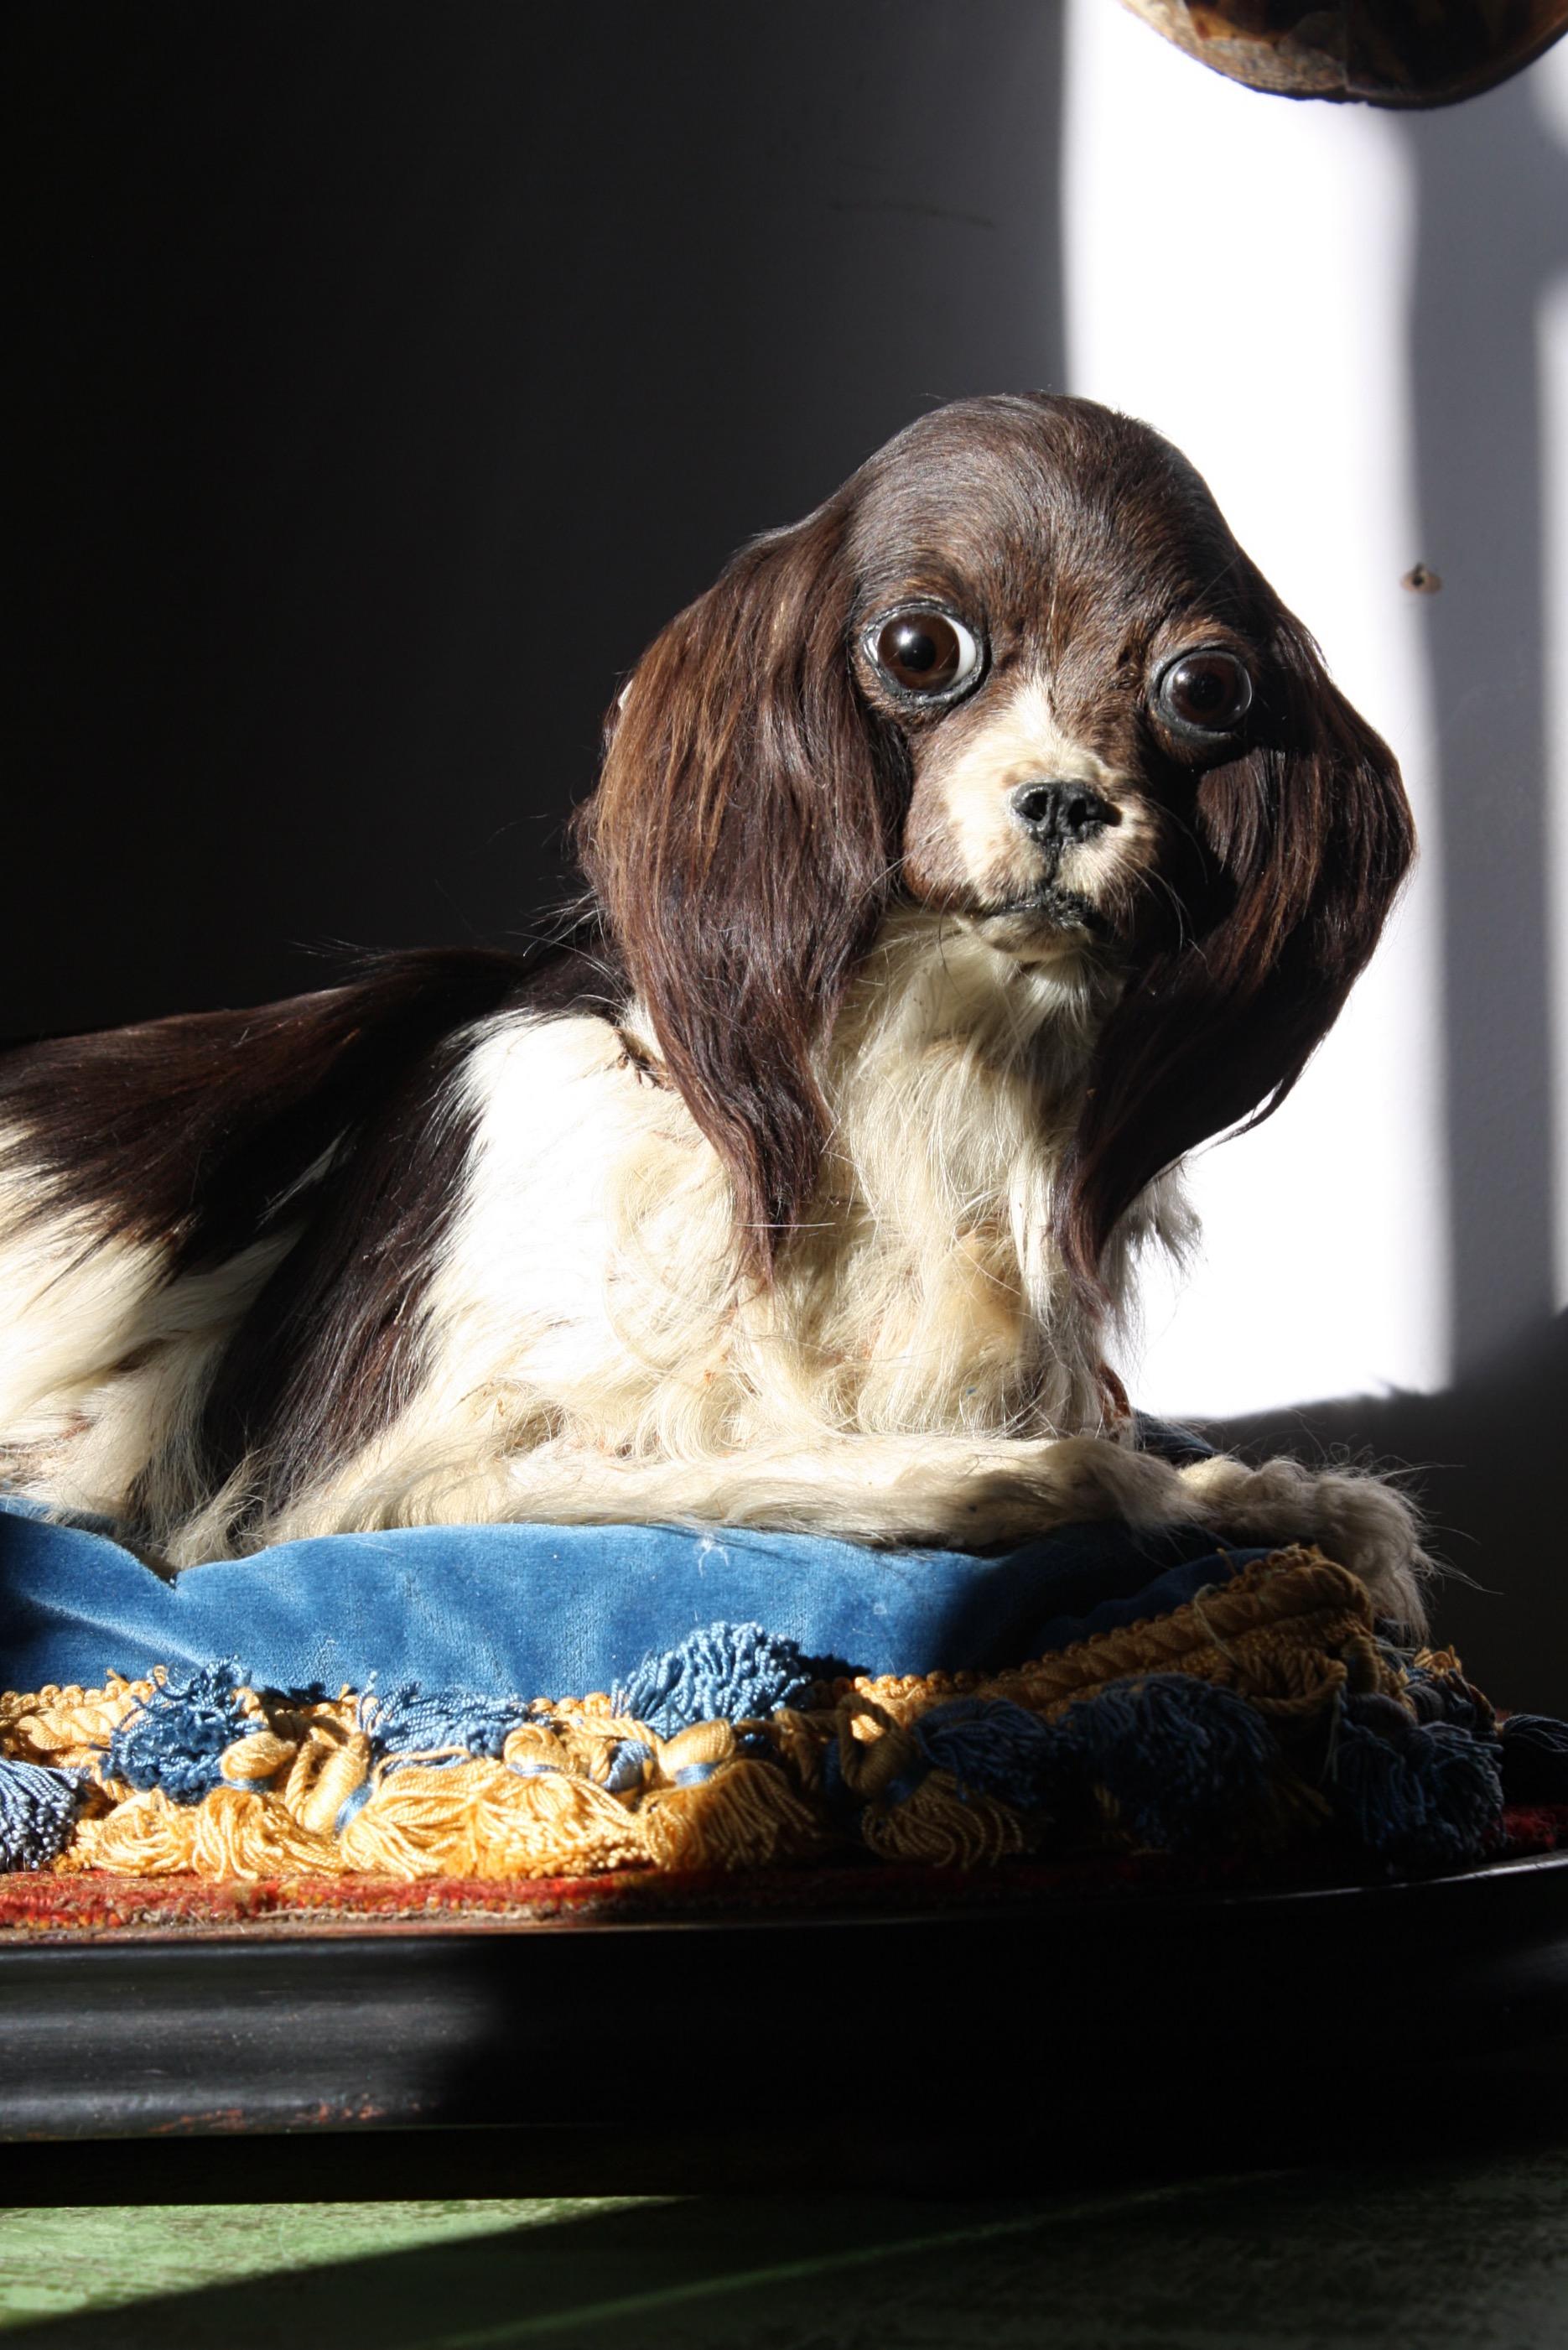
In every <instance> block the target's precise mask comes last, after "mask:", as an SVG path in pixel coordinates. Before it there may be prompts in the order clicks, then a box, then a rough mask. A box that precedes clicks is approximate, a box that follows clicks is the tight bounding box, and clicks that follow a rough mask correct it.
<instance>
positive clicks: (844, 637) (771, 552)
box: [576, 494, 906, 1278]
mask: <svg viewBox="0 0 1568 2350" xmlns="http://www.w3.org/2000/svg"><path fill="white" fill-rule="evenodd" d="M847 512H848V501H847V500H846V499H845V498H844V497H843V496H842V494H841V495H840V496H839V497H838V498H836V499H834V500H831V501H830V502H829V504H827V505H826V506H823V507H821V508H819V509H818V511H817V512H816V513H815V515H810V516H808V517H807V519H806V520H805V522H803V523H801V524H798V525H796V526H795V527H794V529H791V530H784V531H778V532H774V533H773V534H772V535H770V536H768V537H766V538H763V539H758V540H756V541H754V542H753V545H751V546H748V547H745V548H744V549H742V552H741V554H740V555H738V556H736V557H735V559H734V561H733V562H732V564H731V565H730V567H729V568H728V569H727V570H726V571H725V572H724V573H723V575H722V577H721V578H720V579H719V581H718V583H717V585H716V586H714V587H711V588H710V589H709V591H708V593H707V594H706V595H705V596H702V597H700V598H699V599H698V600H697V602H696V603H695V604H693V605H691V607H690V608H688V609H687V610H686V611H684V612H682V613H681V614H680V618H679V619H676V620H674V621H672V622H671V623H670V627H669V628H667V629H665V630H664V632H663V634H662V635H661V636H660V637H659V638H658V639H656V640H655V641H654V643H653V644H652V645H651V646H650V647H649V650H648V651H647V652H646V653H645V654H644V655H643V658H642V660H640V661H639V664H638V666H637V668H636V670H635V671H633V673H632V677H631V679H630V681H629V683H628V686H627V687H626V688H625V689H624V690H623V691H622V693H621V695H620V697H619V700H618V704H617V706H616V707H615V708H614V709H613V710H612V712H611V713H610V717H609V721H608V723H607V728H606V754H605V762H604V766H603V770H602V772H601V775H600V780H599V786H598V789H597V792H596V793H595V795H594V796H593V798H592V799H591V800H589V801H588V802H587V806H585V807H583V808H582V809H581V810H580V812H579V814H578V816H577V819H576V844H577V848H578V853H579V855H580V857H581V858H582V862H583V866H584V868H585V870H586V872H587V877H588V879H589V880H590V881H591V883H592V884H593V887H594V889H595V890H596V891H597V895H598V898H599V900H600V903H601V905H602V906H603V908H604V910H605V912H606V915H607V920H608V922H609V926H610V929H611V931H613V933H614V935H615V937H616V939H617V940H618V943H619V945H620V948H621V951H622V952H623V953H624V954H625V956H626V960H627V964H628V970H629V972H630V976H631V980H632V983H633V986H634V988H635V990H636V993H637V997H638V999H639V1003H641V1005H642V1006H643V1008H644V1010H645V1011H646V1014H647V1016H648V1019H649V1024H650V1025H651V1027H652V1030H653V1034H654V1036H655V1038H656V1039H657V1041H658V1045H659V1052H660V1054H661V1055H662V1056H663V1059H664V1062H665V1065H666V1066H667V1067H668V1069H669V1072H670V1077H671V1079H672V1080H673V1082H674V1083H675V1085H676V1086H678V1087H679V1088H680V1093H681V1095H682V1096H683V1097H684V1098H685V1101H686V1103H687V1106H688V1107H689V1108H690V1110H691V1115H692V1117H693V1118H695V1119H696V1121H697V1124H698V1125H699V1126H700V1127H701V1129H702V1131H703V1133H704V1134H705V1135H706V1136H707V1138H708V1139H709V1141H710V1142H711V1144H712V1145H713V1147H714V1149H716V1150H717V1151H718V1152H719V1154H720V1157H721V1158H722V1160H723V1161H724V1164H725V1166H726V1168H727V1170H728V1171H729V1174H730V1178H731V1180H732V1185H733V1189H734V1198H735V1213H736V1220H737V1224H738V1226H739V1227H740V1230H741V1243H742V1258H743V1260H744V1261H745V1263H746V1264H747V1265H748V1267H749V1269H750V1270H752V1271H753V1273H756V1274H760V1275H762V1276H763V1277H764V1278H765V1276H766V1274H767V1272H768V1270H769V1268H770V1266H771V1263H772V1260H773V1255H774V1249H775V1247H776V1245H777V1243H778V1242H779V1241H780V1240H781V1239H782V1238H783V1236H784V1234H785V1233H786V1232H788V1231H789V1229H790V1227H791V1226H792V1225H793V1224H794V1222H795V1221H796V1220H797V1219H798V1217H799V1215H800V1214H801V1211H802V1210H803V1209H804V1208H805V1204H806V1202H807V1201H808V1200H809V1198H810V1195H811V1192H812V1190H813V1187H814V1185H815V1180H816V1176H817V1171H818V1168H819V1165H820V1161H821V1155H822V1147H823V1140H824V1137H825V1133H826V1110H825V1107H824V1104H823V1099H822V1095H821V1092H820V1089H819V1087H818V1083H817V1077H816V1074H815V1054H816V1048H817V1046H818V1045H819V1043H820V1041H821V1039H822V1037H823V1036H824V1035H826V1030H827V1028H828V1027H829V1026H830V1025H831V1023H832V1020H833V1016H834V1014H835V1013H836V1010H837V1007H838V1003H839V1001H840V998H841V997H842V995H843V993H844V989H845V986H846V982H847V981H848V979H849V976H850V974H851V972H853V970H854V968H855V965H856V962H857V960H858V958H859V957H860V955H861V954H862V953H863V952H864V951H865V949H866V947H867V945H868V944H869V942H870V941H871V939H872V937H873V936H874V934H875V932H876V931H877V926H878V924H879V922H880V920H881V918H882V915H883V912H884V910H885V909H886V907H887V905H888V900H889V899H890V897H891V895H892V892H893V889H894V888H895V886H896V880H897V871H898V841H899V835H900V830H901V825H902V808H903V801H904V798H905V796H906V787H905V785H904V783H903V779H902V761H901V757H900V755H899V752H898V747H897V746H896V745H895V744H894V743H890V742H888V741H887V740H886V739H884V738H882V737H881V736H880V734H879V733H878V732H877V727H876V722H875V721H874V720H873V719H872V718H871V717H870V716H869V714H868V713H867V711H866V710H865V709H864V708H863V706H862V704H861V702H860V701H859V699H858V697H857V692H856V690H855V683H854V679H853V676H852V673H851V669H850V645H849V630H850V618H851V603H852V589H851V586H850V581H849V574H848V567H847V562H846V555H845V548H844V533H845V525H846V516H847Z"/></svg>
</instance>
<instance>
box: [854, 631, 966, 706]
mask: <svg viewBox="0 0 1568 2350" xmlns="http://www.w3.org/2000/svg"><path fill="white" fill-rule="evenodd" d="M866 650H867V652H868V653H869V654H870V656H871V659H872V660H874V661H875V662H876V664H877V668H878V669H879V670H880V671H881V672H882V674H883V676H884V677H886V678H888V679H889V680H890V681H892V683H893V684H894V685H896V686H897V687H898V690H899V691H900V692H901V693H919V694H929V696H930V697H931V698H932V699H933V700H935V699H936V698H937V697H938V696H939V695H942V694H950V693H956V692H957V691H959V689H960V687H961V686H965V685H968V684H969V682H970V681H971V679H972V678H973V677H974V676H976V675H977V673H978V671H979V669H980V660H981V652H980V646H979V643H978V642H977V640H976V639H975V638H974V636H973V635H972V634H971V631H970V630H969V629H966V628H965V626H964V624H963V622H962V621H961V620H955V619H953V616H952V614H951V613H950V612H918V611H917V612H894V613H893V614H891V616H890V617H889V618H888V619H886V620H878V621H877V624H876V626H875V627H874V628H873V629H871V631H870V633H869V634H868V636H867V639H866Z"/></svg>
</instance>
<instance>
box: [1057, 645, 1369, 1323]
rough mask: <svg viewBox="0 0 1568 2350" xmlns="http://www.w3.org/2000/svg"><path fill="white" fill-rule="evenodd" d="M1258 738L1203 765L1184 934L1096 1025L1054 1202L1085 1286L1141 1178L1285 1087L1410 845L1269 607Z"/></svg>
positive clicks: (1266, 1107)
mask: <svg viewBox="0 0 1568 2350" xmlns="http://www.w3.org/2000/svg"><path fill="white" fill-rule="evenodd" d="M1273 651H1274V663H1273V670H1274V678H1275V681H1276V683H1275V687H1274V691H1273V695H1272V702H1273V707H1272V709H1271V710H1269V711H1268V712H1265V713H1263V718H1262V724H1261V726H1260V730H1259V735H1258V739H1257V742H1256V744H1255V747H1254V748H1253V749H1252V750H1251V752H1250V753H1249V754H1248V755H1247V756H1246V757H1244V758H1241V759H1238V760H1236V761H1233V762H1232V763H1231V764H1228V765H1225V766H1221V767H1215V768H1212V769H1210V772H1209V773H1208V774H1207V775H1204V776H1203V777H1202V778H1201V779H1200V781H1199V785H1198V787H1197V792H1196V807H1195V811H1194V816H1193V831H1194V834H1195V837H1196V847H1197V849H1198V852H1199V856H1200V858H1201V859H1202V861H1203V864H1204V867H1205V869H1206V879H1205V881H1204V884H1203V886H1202V888H1201V889H1200V890H1199V892H1198V893H1197V895H1198V899H1199V903H1198V904H1197V905H1195V906H1194V907H1193V908H1192V909H1191V910H1190V913H1191V916H1192V919H1191V921H1190V926H1189V930H1188V932H1187V934H1186V935H1185V936H1184V937H1183V939H1182V940H1181V941H1179V943H1177V944H1175V945H1172V946H1168V947H1166V948H1165V949H1163V950H1162V951H1157V952H1156V953H1154V954H1153V955H1152V956H1151V957H1150V958H1148V959H1147V961H1146V962H1144V963H1143V965H1142V966H1141V968H1140V969H1138V970H1137V972H1135V973H1134V974H1133V976H1132V978H1131V980H1130V982H1129V983H1128V986H1127V991H1126V993H1125V994H1124V996H1123V998H1122V1000H1121V1003H1119V1004H1118V1006H1117V1008H1116V1011H1115V1013H1114V1014H1112V1016H1111V1018H1110V1020H1109V1021H1108V1022H1107V1023H1106V1028H1105V1030H1104V1032H1103V1033H1102V1035H1101V1038H1100V1042H1099V1045H1098V1047H1097V1050H1096V1061H1095V1066H1094V1069H1093V1071H1092V1073H1091V1076H1090V1079H1089V1085H1090V1092H1089V1095H1088V1099H1087V1102H1086V1105H1085V1114H1084V1117H1083V1119H1082V1122H1081V1125H1080V1128H1079V1131H1078V1134H1077V1137H1076V1139H1075V1144H1074V1148H1073V1151H1072V1154H1071V1160H1070V1164H1069V1166H1068V1168H1067V1170H1066V1180H1065V1181H1064V1185H1063V1187H1062V1191H1061V1194H1060V1201H1059V1207H1058V1237H1059V1239H1060V1241H1061V1243H1062V1246H1063V1248H1064V1253H1065V1255H1066V1257H1067V1259H1068V1262H1069V1263H1070V1264H1071V1265H1072V1267H1073V1269H1074V1271H1075V1274H1077V1275H1078V1276H1079V1278H1080V1280H1081V1281H1083V1282H1084V1283H1085V1284H1086V1285H1087V1286H1089V1287H1091V1288H1092V1287H1093V1286H1094V1285H1095V1284H1096V1281H1097V1277H1098V1269H1099V1264H1100V1260H1101V1257H1102V1254H1103V1253H1104V1250H1105V1247H1106V1243H1107V1241H1108V1240H1109V1238H1110V1235H1111V1232H1112V1231H1113V1230H1114V1228H1115V1226H1116V1222H1117V1220H1118V1219H1119V1218H1120V1217H1121V1216H1122V1215H1123V1214H1124V1213H1125V1212H1126V1211H1127V1209H1128V1208H1129V1207H1130V1206H1131V1205H1132V1202H1133V1201H1134V1200H1135V1199H1136V1198H1137V1194H1138V1192H1139V1191H1142V1189H1143V1188H1144V1186H1145V1184H1147V1182H1149V1181H1150V1180H1152V1179H1153V1178H1154V1177H1155V1176H1157V1175H1158V1174H1159V1173H1160V1172H1161V1171H1162V1170H1164V1169H1166V1168H1168V1167H1169V1166H1171V1165H1172V1164H1173V1163H1174V1162H1175V1161H1176V1160H1177V1159H1179V1158H1180V1157H1181V1156H1182V1155H1183V1154H1184V1153H1185V1152H1186V1151H1189V1150H1191V1149H1195V1148H1196V1147H1197V1145H1198V1144H1199V1143H1201V1142H1204V1141H1207V1140H1208V1139H1210V1137H1211V1136H1213V1135H1217V1134H1220V1133H1223V1132H1224V1131H1225V1129H1226V1128H1231V1127H1238V1126H1241V1125H1256V1124H1257V1123H1258V1122H1259V1120H1260V1119H1262V1118H1266V1117H1268V1115H1269V1113H1270V1112H1271V1111H1272V1110H1273V1109H1276V1108H1277V1107H1279V1105H1280V1103H1281V1102H1282V1100H1283V1099H1284V1097H1285V1096H1286V1094H1288V1093H1289V1091H1290V1089H1291V1087H1293V1085H1294V1084H1295V1081H1296V1079H1297V1078H1298V1077H1299V1076H1300V1075H1301V1073H1302V1071H1303V1068H1304V1067H1305V1066H1306V1063H1307V1061H1308V1060H1309V1058H1310V1057H1311V1055H1312V1054H1313V1052H1314V1049H1315V1048H1316V1046H1317V1045H1319V1044H1320V1043H1321V1042H1322V1040H1323V1038H1324V1036H1325V1035H1327V1033H1328V1031H1329V1029H1330V1028H1331V1027H1332V1026H1333V1024H1334V1021H1335V1019H1336V1018H1337V1017H1338V1015H1339V1013H1340V1010H1341V1008H1342V1006H1343V1005H1344V1003H1345V997H1346V996H1347V995H1348V993H1350V989H1351V987H1352V985H1353V984H1354V983H1355V980H1356V978H1357V977H1358V975H1359V974H1360V972H1361V971H1362V970H1363V969H1364V967H1365V965H1366V962H1367V961H1368V959H1369V958H1370V956H1371V953H1372V951H1373V949H1374V947H1375V946H1376V943H1377V940H1378V936H1379V933H1380V932H1381V931H1382V929H1383V925H1384V922H1385V920H1386V918H1387V915H1388V912H1389V910H1390V909H1391V907H1392V906H1393V903H1394V900H1395V899H1396V898H1397V895H1398V892H1399V888H1400V885H1401V883H1402V882H1403V880H1404V879H1405V876H1406V874H1407V871H1408V869H1409V866H1410V862H1411V859H1412V857H1413V855H1414V853H1415V845H1416V844H1415V828H1414V826H1413V824H1412V822H1411V816H1410V808H1409V803H1408V802H1407V799H1406V797H1405V791H1404V786H1403V785H1402V784H1401V782H1400V780H1399V770H1398V768H1397V765H1396V764H1395V761H1394V757H1393V754H1392V753H1391V752H1390V751H1389V750H1388V748H1387V746H1386V743H1383V742H1381V741H1380V740H1379V739H1378V737H1377V736H1376V734H1375V733H1373V732H1372V729H1371V728H1370V727H1369V726H1368V725H1366V723H1365V721H1364V720H1362V719H1361V718H1359V717H1358V716H1357V715H1356V713H1355V711H1354V710H1352V708H1351V707H1350V704H1349V703H1348V702H1346V701H1345V698H1344V696H1343V695H1342V694H1340V693H1339V692H1338V691H1336V690H1335V688H1334V686H1333V685H1332V684H1331V682H1330V681H1329V679H1328V676H1327V674H1326V672H1325V671H1324V666H1323V662H1322V660H1321V658H1320V656H1319V654H1318V652H1317V650H1316V648H1315V646H1314V644H1313V642H1312V639H1310V638H1309V637H1308V636H1307V634H1306V632H1305V630H1304V629H1302V628H1301V627H1300V626H1299V625H1298V624H1297V623H1296V622H1295V621H1293V620H1292V619H1289V617H1288V616H1283V615H1282V617H1281V619H1280V622H1279V624H1278V627H1277V629H1276V634H1275V639H1274V647H1273Z"/></svg>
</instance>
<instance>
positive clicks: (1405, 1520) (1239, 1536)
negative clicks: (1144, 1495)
mask: <svg viewBox="0 0 1568 2350" xmlns="http://www.w3.org/2000/svg"><path fill="white" fill-rule="evenodd" d="M1180 1477H1181V1482H1182V1484H1183V1485H1184V1486H1185V1487H1186V1488H1187V1490H1188V1492H1189V1493H1190V1494H1191V1495H1192V1496H1193V1498H1194V1499H1195V1501H1196V1502H1197V1503H1199V1510H1200V1513H1201V1515H1202V1517H1203V1519H1204V1520H1205V1522H1206V1523H1208V1524H1210V1525H1211V1526H1213V1527H1214V1528H1215V1530H1216V1532H1217V1533H1220V1534H1229V1535H1231V1538H1232V1539H1233V1540H1235V1541H1239V1542H1249V1543H1254V1542H1255V1543H1290V1542H1310V1543H1315V1544H1316V1545H1317V1547H1318V1548H1319V1549H1320V1550H1321V1551H1323V1552H1324V1554H1325V1555H1327V1556H1328V1557H1330V1558H1332V1559H1334V1560H1335V1561H1336V1562H1337V1563H1338V1565H1341V1566H1347V1567H1349V1569H1350V1571H1351V1573H1352V1574H1353V1575H1359V1576H1360V1578H1361V1580H1362V1582H1363V1583H1365V1584H1366V1587H1367V1590H1368V1591H1369V1592H1370V1593H1371V1595H1372V1604H1373V1607H1374V1609H1375V1611H1376V1614H1378V1615H1379V1616H1386V1617H1391V1618H1392V1619H1393V1620H1394V1621H1395V1622H1396V1623H1398V1624H1402V1625H1407V1626H1408V1627H1410V1628H1411V1629H1412V1630H1414V1631H1417V1632H1419V1631H1421V1630H1422V1629H1423V1628H1424V1627H1425V1624H1426V1606H1425V1602H1424V1600H1423V1597H1422V1588H1421V1586H1422V1583H1423V1580H1424V1578H1425V1577H1426V1576H1427V1575H1429V1574H1430V1573H1431V1571H1432V1562H1431V1560H1430V1559H1429V1558H1428V1555H1427V1553H1426V1551H1425V1550H1424V1549H1423V1548H1422V1544H1421V1522H1420V1519H1419V1517H1418V1516H1417V1513H1416V1510H1415V1508H1414V1507H1413V1505H1412V1504H1411V1503H1410V1502H1409V1501H1408V1500H1407V1498H1406V1496H1405V1495H1404V1494H1403V1493H1401V1492H1399V1491H1398V1489H1397V1487H1396V1486H1393V1485H1391V1484H1389V1483H1388V1482H1387V1481H1386V1479H1384V1478H1382V1477H1375V1476H1370V1475H1364V1474H1362V1473H1360V1472H1359V1471H1355V1470H1348V1469H1316V1470H1314V1469H1304V1468H1303V1466H1302V1464H1301V1463H1300V1461H1265V1462H1264V1464H1263V1466H1262V1468H1261V1469H1249V1468H1248V1467H1247V1466H1246V1464H1245V1462H1244V1461H1231V1460H1228V1459H1226V1458H1225V1457H1224V1456H1223V1455H1221V1456H1220V1457H1219V1458H1217V1459H1215V1460H1212V1461H1194V1462H1192V1464H1191V1465H1190V1466H1189V1468H1186V1469H1183V1470H1182V1471H1180Z"/></svg>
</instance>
